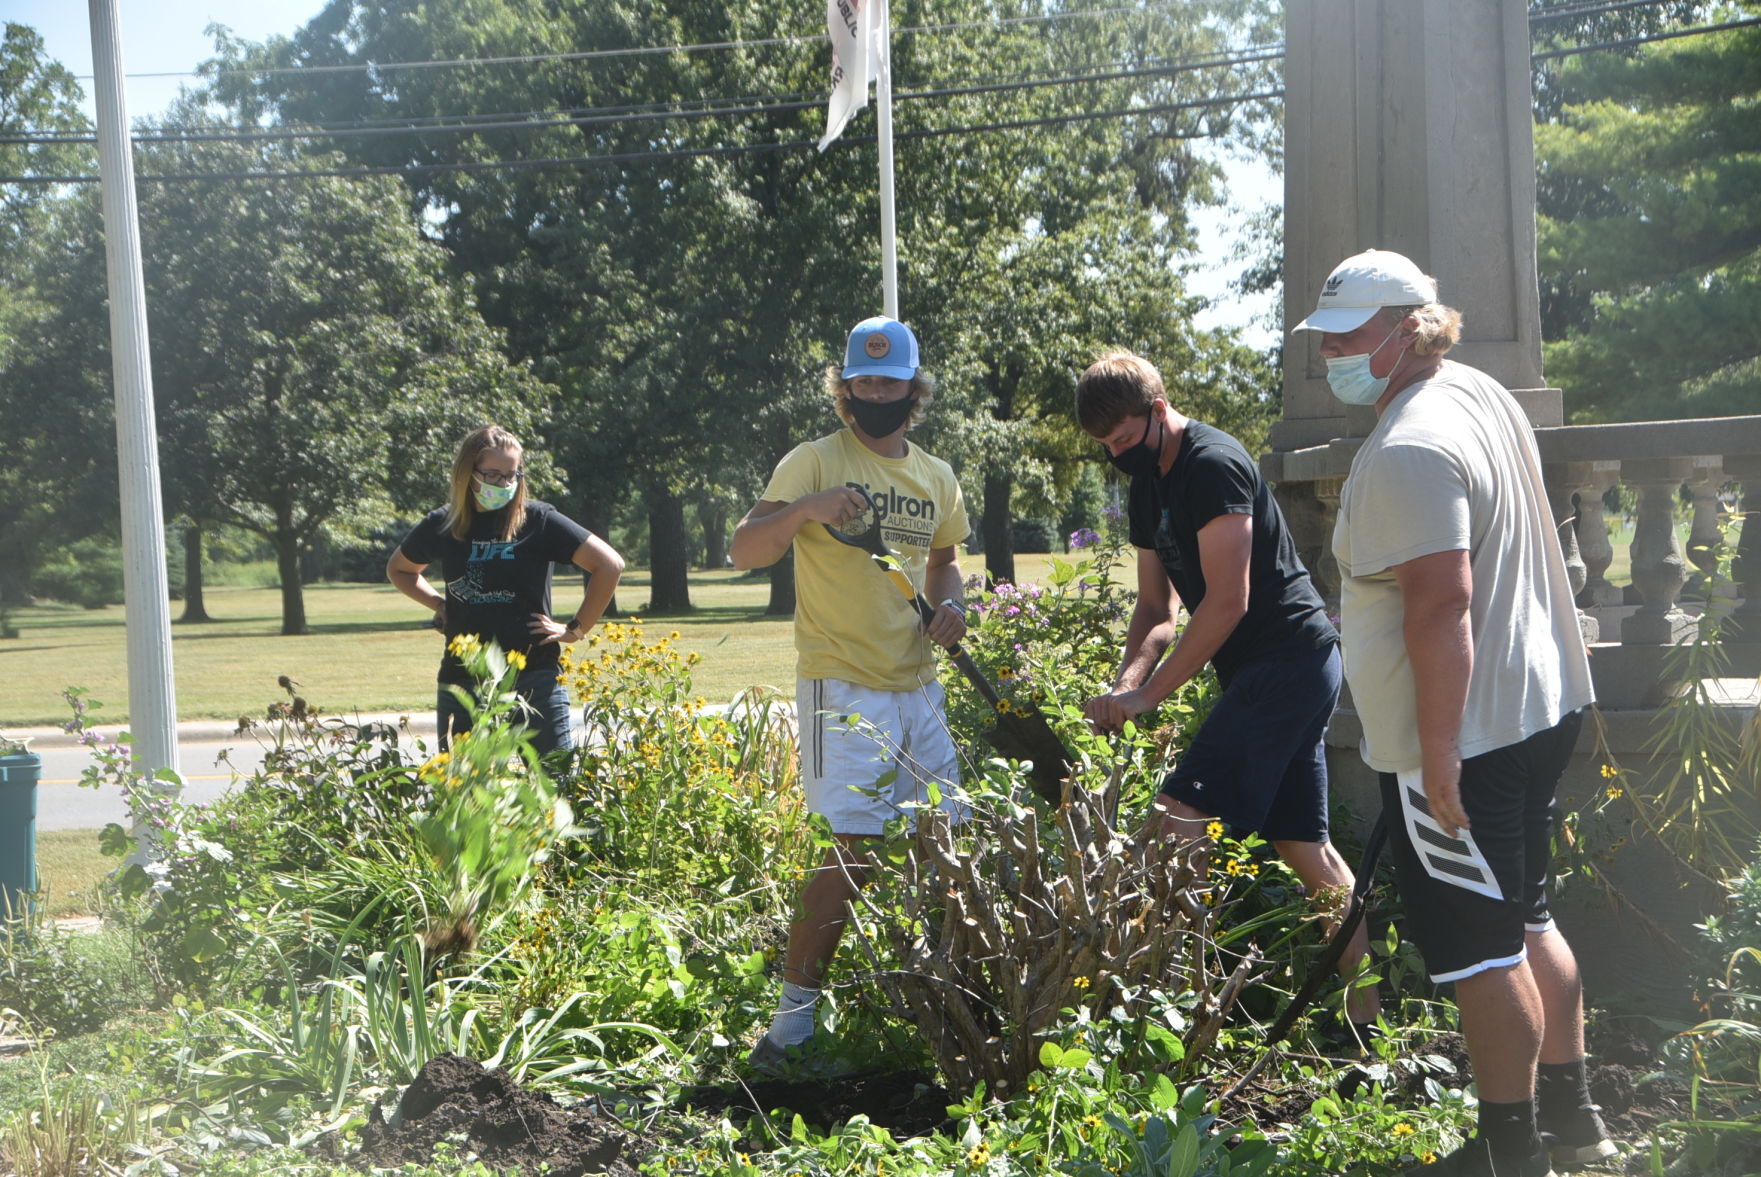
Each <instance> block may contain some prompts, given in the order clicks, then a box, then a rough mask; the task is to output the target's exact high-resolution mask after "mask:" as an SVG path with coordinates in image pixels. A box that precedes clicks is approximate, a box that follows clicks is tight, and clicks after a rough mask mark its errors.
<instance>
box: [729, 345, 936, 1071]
mask: <svg viewBox="0 0 1761 1177" xmlns="http://www.w3.org/2000/svg"><path fill="white" fill-rule="evenodd" d="M826 388H827V391H829V392H830V393H831V396H832V402H833V405H834V407H835V408H836V410H837V413H838V416H839V417H840V418H841V419H842V420H843V421H844V423H845V424H846V425H847V426H848V428H845V429H840V430H838V431H837V432H836V433H833V434H830V435H829V436H826V437H822V438H820V439H819V440H818V441H811V442H808V443H806V444H804V445H800V446H797V447H795V449H793V450H791V451H790V452H789V453H788V454H787V455H786V456H785V457H784V458H783V460H782V461H781V462H779V463H778V464H777V468H776V471H775V472H774V473H773V474H772V475H771V478H770V484H769V485H768V486H767V487H766V488H765V491H764V494H763V496H762V497H761V498H760V499H759V501H758V504H757V505H756V506H754V507H753V508H752V510H750V511H749V512H747V514H746V517H745V518H744V519H742V520H740V525H739V527H737V528H736V529H735V531H734V542H733V551H732V556H733V561H734V567H736V568H743V569H744V568H763V567H765V566H767V565H770V564H774V563H775V562H776V561H778V560H779V559H781V558H782V556H783V554H784V553H785V552H786V551H788V550H789V547H790V545H791V544H792V545H793V546H794V549H795V648H796V651H797V653H798V655H799V658H798V661H797V670H796V673H797V682H796V695H795V710H796V714H797V715H798V716H799V719H800V731H801V779H802V782H803V784H804V785H805V787H806V791H807V806H808V809H809V810H810V811H812V812H814V813H817V814H821V815H823V816H824V817H825V819H826V821H827V822H828V823H829V824H830V826H831V830H832V833H833V834H834V835H835V836H836V841H835V843H834V845H833V847H832V848H831V849H829V850H827V851H826V854H825V857H824V860H823V861H822V862H821V863H820V864H819V866H818V867H817V869H815V870H813V871H812V872H811V874H810V875H809V877H808V880H807V884H806V886H805V887H804V888H803V889H802V892H801V901H800V914H799V915H798V917H797V918H796V920H795V921H794V923H792V924H791V925H790V926H789V947H788V953H787V956H786V957H785V960H784V966H783V979H782V992H781V994H780V996H779V998H778V1001H777V1013H776V1017H775V1019H774V1020H773V1021H772V1023H771V1026H770V1029H769V1030H768V1031H766V1033H765V1034H764V1036H763V1037H762V1038H760V1039H759V1041H758V1045H757V1046H756V1047H755V1048H754V1049H753V1051H752V1057H751V1063H752V1065H753V1066H754V1068H756V1069H758V1070H763V1071H774V1070H776V1069H778V1067H779V1066H781V1065H782V1064H783V1063H784V1061H785V1054H786V1052H787V1051H788V1050H789V1048H791V1047H799V1046H801V1045H802V1044H803V1043H805V1042H806V1041H807V1040H808V1039H809V1038H811V1037H812V1035H813V1030H814V1012H815V1009H816V1008H817V1005H818V1002H819V994H820V987H821V985H822V984H823V983H824V978H825V970H826V966H827V965H828V964H829V963H830V961H831V959H832V956H833V954H834V953H836V951H837V948H838V941H839V939H840V938H841V937H842V936H843V933H844V923H845V921H846V919H847V918H848V904H849V902H850V901H851V900H852V899H854V898H855V896H856V888H858V887H860V886H862V884H863V883H864V882H865V881H866V878H865V872H864V871H862V870H861V869H859V868H858V867H856V866H855V865H854V863H855V859H854V855H853V853H852V851H854V850H856V849H857V848H858V847H859V846H860V844H861V843H862V842H863V841H864V840H866V839H870V838H874V837H876V836H878V835H879V834H881V833H882V832H883V830H884V828H885V825H886V823H887V821H888V820H890V819H891V818H894V817H896V816H898V815H899V814H901V813H903V812H905V811H906V808H905V807H906V806H909V805H912V804H924V803H926V802H927V800H928V795H929V791H928V785H929V783H930V782H931V781H934V782H936V783H937V784H938V785H939V786H940V787H941V788H942V789H943V790H944V793H943V800H942V803H941V804H942V808H944V809H946V810H949V811H950V812H953V813H954V815H955V818H956V820H959V819H960V818H963V817H964V811H963V809H962V807H960V805H959V803H958V802H956V801H954V800H953V799H952V798H951V797H950V796H949V795H948V793H947V791H946V790H948V789H949V788H950V787H951V786H952V785H954V784H956V783H957V782H958V780H959V768H958V765H957V764H956V760H955V750H954V742H953V739H952V738H951V736H950V735H949V733H948V726H947V721H946V718H945V716H944V713H943V708H942V689H941V686H940V684H938V683H937V682H936V665H935V654H934V651H933V650H932V649H931V647H930V643H931V642H934V643H936V644H938V645H941V646H952V645H954V644H955V643H957V642H959V640H960V639H961V638H962V637H964V636H965V634H966V612H965V608H964V606H963V605H962V604H961V578H960V566H959V564H958V563H956V561H955V545H956V544H958V543H960V541H962V540H964V539H965V538H966V536H967V533H968V527H967V521H966V507H965V504H964V502H963V501H962V499H961V496H960V484H959V482H958V481H957V480H956V479H955V477H954V472H953V470H952V469H951V468H950V467H949V466H948V464H947V463H946V462H944V461H942V460H941V459H940V458H935V457H931V456H930V455H929V454H927V453H925V452H924V451H923V450H922V449H920V448H918V447H917V446H914V445H911V444H910V443H909V442H907V441H906V440H905V431H906V430H908V429H909V428H911V426H912V425H914V424H916V423H918V422H920V421H922V420H923V416H924V412H925V411H926V410H927V409H928V407H929V403H930V400H931V399H932V398H933V396H934V394H935V383H934V381H933V380H931V379H930V377H929V376H928V374H926V373H925V372H923V371H922V369H921V368H920V366H919V363H918V349H917V337H916V336H915V335H913V334H912V333H911V329H910V328H909V327H907V326H905V324H903V323H901V322H899V321H898V320H896V319H889V318H886V317H885V316H876V317H874V318H872V319H864V320H863V321H862V322H860V323H858V324H857V325H856V326H855V328H854V329H853V330H852V331H851V332H850V338H849V341H848V342H847V344H846V346H845V349H844V363H843V365H842V367H839V366H838V365H833V366H831V367H830V368H828V369H826ZM855 487H860V488H861V489H862V491H863V492H864V493H865V494H866V495H867V496H868V499H869V500H870V501H872V502H873V503H874V507H875V510H876V512H877V513H878V514H879V516H880V522H881V536H882V538H883V539H884V540H885V542H886V545H887V547H888V548H889V549H890V550H891V551H892V552H893V553H894V554H895V555H897V556H898V557H899V560H900V563H901V565H902V566H903V567H904V569H905V571H906V573H907V575H909V576H910V578H911V579H912V581H913V582H914V583H915V584H916V585H917V587H918V589H919V591H920V592H921V594H922V595H923V596H924V598H925V599H927V600H930V601H936V602H939V605H938V606H937V608H936V610H935V615H934V617H932V618H931V620H930V621H929V623H928V624H927V625H925V624H923V623H922V622H921V621H920V619H919V617H918V614H917V611H916V609H915V608H913V606H912V604H911V603H910V602H909V601H907V600H905V598H904V597H903V596H901V595H900V593H899V591H898V590H897V589H896V588H894V587H893V584H892V582H891V581H890V580H889V579H888V577H887V575H886V574H885V572H883V571H882V570H881V569H879V568H877V567H876V566H875V564H874V562H873V561H872V560H871V559H870V558H869V556H868V554H867V553H866V552H864V551H863V550H861V549H860V548H855V547H851V546H849V545H847V544H843V543H840V542H839V541H837V540H836V539H834V538H832V536H831V535H830V534H829V533H828V532H827V531H826V529H825V528H824V527H821V526H818V525H819V524H822V523H823V524H829V525H832V526H836V525H839V524H843V523H847V522H849V521H850V520H852V519H854V518H855V517H856V516H857V515H858V514H859V513H860V512H862V511H864V510H866V509H867V505H866V503H865V502H864V499H863V495H862V494H858V493H856V491H855V490H854V489H852V488H855ZM854 717H860V720H859V721H854ZM889 773H892V774H894V775H893V776H892V779H891V780H890V781H887V782H885V783H882V778H883V777H885V776H886V775H887V774H889Z"/></svg>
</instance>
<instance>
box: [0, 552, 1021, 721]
mask: <svg viewBox="0 0 1761 1177" xmlns="http://www.w3.org/2000/svg"><path fill="white" fill-rule="evenodd" d="M1052 558H1053V557H1051V556H1037V555H1031V556H1017V557H1016V571H1017V575H1018V576H1019V577H1020V578H1021V579H1023V580H1038V579H1043V578H1044V576H1045V574H1046V572H1047V570H1048V569H1049V567H1050V565H1051V560H1052ZM983 567H984V561H983V557H981V556H971V555H968V556H965V557H964V558H963V559H962V568H963V569H964V570H965V571H966V572H967V573H969V574H970V573H972V572H976V571H982V569H983ZM576 583H577V584H578V582H576ZM648 585H649V578H648V573H647V571H646V570H644V569H632V570H630V571H629V572H626V573H625V574H624V578H623V581H622V583H621V584H620V585H619V587H618V604H619V605H620V606H621V607H622V608H624V609H625V610H635V609H639V608H640V607H641V606H642V605H643V604H645V603H646V602H647V600H648ZM578 591H579V590H578V588H577V587H574V586H573V585H569V584H565V583H564V582H563V581H561V580H559V581H558V584H557V587H556V590H555V592H554V594H553V604H554V606H555V607H556V608H557V609H559V610H561V609H567V608H569V607H570V606H571V605H572V604H573V603H574V602H575V601H576V600H578V599H579V598H578V597H576V596H574V594H575V593H577V592H578ZM691 599H692V603H693V605H694V606H695V608H694V609H693V610H692V611H691V612H689V613H681V614H673V615H665V616H660V615H653V616H648V615H644V620H645V621H647V622H648V623H649V624H648V626H647V628H648V629H649V630H650V631H651V633H654V632H655V631H658V632H659V633H666V632H670V631H672V630H675V629H676V630H678V631H679V634H680V640H679V643H678V644H679V646H680V647H681V648H683V649H686V650H690V651H695V652H697V653H700V654H702V655H703V660H702V662H701V663H700V664H699V665H698V667H697V672H696V686H697V690H698V692H699V693H700V694H702V695H703V696H704V697H705V698H707V699H711V700H726V699H731V698H733V697H734V696H735V695H736V694H738V693H739V692H740V691H742V690H744V689H746V688H747V687H750V686H755V685H764V686H773V687H777V688H779V689H780V690H782V691H783V692H784V693H785V694H788V695H792V694H793V693H794V690H795V685H794V684H795V650H794V645H793V634H792V622H791V620H790V619H789V618H787V617H766V616H765V615H764V607H765V604H766V602H767V601H768V600H769V599H770V585H769V582H768V581H767V580H765V579H763V578H762V577H748V576H745V575H743V574H740V573H736V572H732V571H717V572H698V573H693V574H692V576H691ZM206 603H207V607H208V612H209V614H210V615H211V616H212V617H214V618H215V620H213V621H211V622H207V623H204V624H200V625H185V624H174V625H173V626H172V662H173V667H174V672H175V674H176V677H177V712H178V715H179V717H180V718H182V719H203V718H210V719H231V718H235V717H237V716H239V715H243V714H252V715H255V714H260V713H261V712H262V710H263V709H264V708H265V707H267V706H268V705H269V704H270V703H272V702H274V701H276V700H277V699H280V698H283V697H284V696H283V695H282V692H281V691H280V689H279V688H278V687H277V686H276V678H277V677H278V676H279V675H284V674H285V675H288V676H289V677H291V678H293V679H294V680H296V681H297V682H298V683H299V684H300V693H301V694H302V695H304V696H305V697H306V698H307V699H308V700H310V701H311V703H312V704H313V705H315V706H317V707H320V708H322V709H323V710H325V711H329V712H332V713H348V712H354V711H361V712H375V711H419V710H424V709H428V708H432V707H433V706H434V671H435V667H436V666H437V664H438V662H439V658H440V641H439V638H438V636H437V635H436V634H435V633H434V632H433V631H432V630H430V629H428V628H427V626H426V624H425V622H426V619H427V615H426V614H425V613H424V612H423V611H422V610H421V609H420V608H418V607H417V606H416V605H414V604H412V603H411V602H410V601H409V600H408V599H406V598H405V597H402V596H400V595H399V594H398V593H397V592H396V591H395V590H394V589H392V588H391V586H390V585H362V584H318V585H308V586H307V587H306V614H307V620H308V622H309V624H310V626H311V630H312V632H311V633H309V634H306V635H304V636H301V637H283V636H281V634H280V632H279V631H280V628H281V595H280V592H279V591H278V590H276V589H273V588H256V587H228V586H217V587H211V588H209V589H208V590H207V593H206ZM181 608H182V606H181V604H180V603H177V602H174V603H173V605H172V617H173V618H174V619H175V618H176V617H177V616H178V614H179V612H180V611H181ZM11 619H12V622H13V624H14V625H16V626H17V627H18V629H19V631H20V636H19V637H18V638H16V639H13V640H10V641H0V730H5V729H6V728H9V727H12V728H17V727H27V726H35V725H41V724H51V723H60V722H62V721H64V720H65V719H66V718H67V717H68V709H67V706H66V704H65V703H64V702H63V701H62V698H61V691H62V688H63V687H66V686H81V687H85V688H87V689H88V690H89V691H90V693H91V697H92V698H95V699H98V700H100V701H102V702H103V703H104V708H103V711H102V713H101V715H102V718H103V720H104V721H105V722H106V723H124V722H126V721H127V719H128V688H127V679H128V672H127V654H126V652H125V648H124V632H123V610H122V607H121V606H113V607H110V608H107V609H80V608H75V607H72V606H63V605H55V604H44V605H37V606H32V607H29V608H22V609H14V610H12V611H11Z"/></svg>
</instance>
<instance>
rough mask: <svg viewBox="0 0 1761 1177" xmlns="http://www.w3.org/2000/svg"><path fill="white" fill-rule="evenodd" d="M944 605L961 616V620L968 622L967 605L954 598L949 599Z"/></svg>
mask: <svg viewBox="0 0 1761 1177" xmlns="http://www.w3.org/2000/svg"><path fill="white" fill-rule="evenodd" d="M942 604H943V605H944V606H946V607H947V608H949V609H952V610H953V611H954V612H956V613H958V614H959V615H960V620H962V621H965V620H966V605H965V604H964V603H963V602H960V601H956V600H955V599H954V598H953V597H949V598H947V599H946V600H944V601H943V602H942Z"/></svg>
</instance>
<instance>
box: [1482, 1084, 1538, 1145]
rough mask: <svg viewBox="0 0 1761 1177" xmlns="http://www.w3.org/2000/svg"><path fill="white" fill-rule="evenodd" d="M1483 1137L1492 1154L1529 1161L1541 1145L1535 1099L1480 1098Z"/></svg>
mask: <svg viewBox="0 0 1761 1177" xmlns="http://www.w3.org/2000/svg"><path fill="white" fill-rule="evenodd" d="M1480 1137H1481V1139H1483V1140H1484V1141H1485V1142H1486V1147H1487V1148H1489V1149H1491V1150H1492V1155H1493V1156H1496V1157H1501V1158H1504V1159H1506V1160H1525V1159H1527V1158H1529V1157H1532V1156H1534V1155H1535V1153H1536V1152H1538V1151H1539V1150H1540V1147H1541V1136H1540V1133H1538V1132H1537V1131H1536V1130H1535V1101H1534V1100H1532V1099H1525V1100H1523V1101H1522V1102H1521V1103H1489V1102H1487V1101H1486V1100H1483V1099H1482V1100H1481V1101H1480Z"/></svg>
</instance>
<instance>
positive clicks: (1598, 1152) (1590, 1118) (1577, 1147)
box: [1541, 1106, 1620, 1169]
mask: <svg viewBox="0 0 1761 1177" xmlns="http://www.w3.org/2000/svg"><path fill="white" fill-rule="evenodd" d="M1601 1111H1602V1109H1601V1108H1599V1107H1594V1106H1592V1107H1584V1108H1575V1109H1573V1110H1572V1112H1571V1113H1570V1115H1569V1116H1567V1117H1565V1118H1564V1119H1563V1120H1561V1119H1559V1118H1556V1117H1552V1118H1549V1119H1548V1120H1547V1123H1546V1124H1545V1125H1544V1126H1543V1127H1542V1129H1541V1135H1542V1136H1544V1137H1546V1139H1547V1150H1548V1153H1549V1154H1550V1155H1551V1157H1552V1159H1553V1167H1554V1168H1556V1169H1581V1168H1583V1167H1584V1166H1586V1165H1594V1164H1595V1163H1596V1162H1598V1161H1605V1160H1607V1159H1608V1158H1609V1157H1612V1156H1614V1155H1616V1154H1617V1153H1619V1152H1620V1149H1618V1148H1616V1147H1615V1144H1614V1141H1612V1140H1610V1139H1609V1138H1608V1129H1607V1128H1605V1127H1604V1126H1603V1124H1602V1116H1601V1115H1600V1113H1601Z"/></svg>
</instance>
